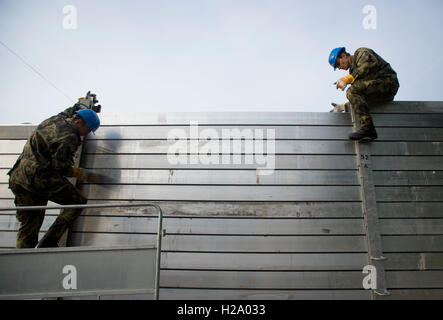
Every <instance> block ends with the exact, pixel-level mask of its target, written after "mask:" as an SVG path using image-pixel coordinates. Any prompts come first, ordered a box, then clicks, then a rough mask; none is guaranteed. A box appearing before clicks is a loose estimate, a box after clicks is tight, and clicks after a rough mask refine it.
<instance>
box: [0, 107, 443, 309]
mask: <svg viewBox="0 0 443 320" xmlns="http://www.w3.org/2000/svg"><path fill="white" fill-rule="evenodd" d="M325 110H326V109H325ZM370 110H371V114H372V116H373V120H374V124H375V126H376V129H377V132H378V136H379V137H378V139H377V140H375V141H373V142H371V143H368V144H358V143H356V142H353V141H350V140H349V139H348V134H349V133H350V132H351V131H352V130H354V129H355V127H356V126H357V125H356V123H355V119H353V117H352V114H351V113H350V112H346V113H329V112H219V113H217V112H215V113H212V112H201V113H181V112H177V113H133V114H131V113H121V114H107V113H106V112H105V111H104V112H103V113H101V115H100V120H101V121H102V125H101V127H100V129H99V130H98V131H97V132H96V134H95V135H92V136H88V139H86V140H85V141H84V146H83V149H82V155H81V159H80V163H79V166H80V167H84V168H87V169H91V170H94V171H96V172H97V173H99V174H100V175H101V176H102V177H103V178H101V179H99V180H98V181H95V182H94V183H89V182H82V183H79V184H78V187H79V188H80V190H81V192H82V193H83V194H84V195H85V197H87V198H88V203H89V204H94V203H109V204H112V203H134V202H137V203H138V202H140V203H141V202H155V203H156V204H158V205H159V206H161V208H162V211H163V213H164V220H163V222H164V223H163V224H164V229H165V230H167V233H165V234H164V236H163V238H162V252H161V268H160V279H161V281H160V299H239V300H242V299H243V300H246V299H383V300H384V299H443V210H441V208H442V207H443V102H441V101H432V102H431V101H394V102H390V103H383V104H380V105H377V106H370ZM193 123H198V130H194V129H193V127H192V124H193ZM32 129H33V127H32V126H28V125H16V126H0V207H13V206H14V195H13V194H12V192H11V191H10V190H9V189H8V176H7V175H6V173H7V171H8V170H9V169H10V168H11V167H12V165H13V164H14V162H15V161H16V159H17V157H18V156H19V154H20V152H21V150H22V149H23V146H24V144H25V143H26V139H27V137H28V136H29V134H30V132H31V131H32ZM224 130H226V131H229V132H231V133H235V132H239V133H241V137H240V138H239V137H237V138H235V137H234V138H233V137H230V136H228V137H224V136H223V133H224ZM268 130H269V132H271V131H272V130H273V132H274V135H268ZM194 131H198V132H197V133H198V135H199V137H198V138H197V137H196V134H195V132H194ZM256 132H259V133H260V132H262V133H263V134H262V135H258V134H256ZM209 133H213V134H215V135H218V137H219V139H218V140H217V139H208V137H207V136H209V135H210V134H209ZM171 137H172V139H169V138H171ZM251 139H252V141H254V142H263V143H262V144H261V145H262V146H263V148H264V149H263V151H265V152H266V151H268V149H267V148H268V147H271V144H270V143H269V144H268V142H272V141H274V142H275V145H274V147H275V149H274V150H273V151H275V163H274V165H275V170H274V172H273V174H270V175H260V174H259V170H257V169H261V168H263V167H266V165H267V164H269V163H271V162H270V160H269V161H268V162H266V163H262V162H259V161H258V160H260V157H259V156H261V157H262V156H263V153H262V154H257V152H256V150H255V149H254V150H251V149H248V146H247V145H246V144H245V142H246V141H247V140H251ZM229 142H231V147H232V149H229V148H226V147H225V143H226V145H228V146H229ZM235 143H239V145H240V148H239V149H238V150H235V149H234V148H233V146H234V144H235ZM177 146H186V147H187V148H188V149H187V152H186V155H185V156H186V157H184V160H186V161H184V162H177V163H176V162H171V161H169V160H170V159H168V156H171V155H174V153H175V152H177V148H176V147H177ZM211 146H212V147H214V146H216V147H218V148H219V150H218V153H216V156H220V160H223V155H225V156H227V157H229V158H228V160H231V161H230V162H229V161H227V162H226V163H224V162H223V161H220V162H219V163H214V162H210V163H203V162H202V161H196V162H193V161H192V160H193V157H195V156H196V155H197V154H198V155H199V156H200V155H202V156H203V157H202V159H206V160H207V159H210V158H208V157H207V154H208V149H209V147H211ZM196 150H197V151H196ZM213 150H214V149H213ZM259 151H260V150H259ZM271 151H272V150H271ZM250 155H251V156H253V160H254V162H253V163H252V164H251V163H248V162H247V161H246V159H247V157H248V156H250ZM235 156H241V161H240V163H239V164H236V163H234V161H233V160H234V157H235ZM268 159H270V158H268ZM57 213H58V212H57V210H55V211H52V212H48V213H47V214H46V216H45V220H44V222H43V226H42V228H41V233H40V236H42V235H43V234H44V232H45V231H46V230H48V228H49V227H50V225H51V224H52V223H53V221H54V220H55V219H56V218H57ZM156 219H157V217H156V212H155V211H154V210H153V208H125V207H121V208H108V209H94V208H89V209H85V210H83V212H82V214H81V215H80V216H79V217H78V218H77V219H76V221H75V222H74V224H73V226H72V229H71V234H70V237H69V238H68V241H67V246H68V247H104V246H117V247H119V246H128V247H139V246H144V245H146V243H153V242H155V238H156V236H157V230H156V222H157V220H156ZM18 228H19V223H18V221H17V219H16V216H15V212H11V211H8V212H2V211H1V210H0V247H2V248H4V249H10V250H15V249H14V247H15V242H16V233H17V230H18ZM367 266H369V267H371V266H372V267H374V268H375V269H376V270H377V287H376V288H375V289H366V288H364V287H363V282H364V279H365V278H366V277H367V276H368V275H369V274H368V273H363V271H364V270H367V269H365V267H367ZM64 276H66V275H65V274H64ZM117 296H118V295H117ZM117 296H113V298H117ZM103 298H105V297H104V296H103ZM123 298H134V299H140V298H141V299H143V295H131V297H128V296H125V297H123Z"/></svg>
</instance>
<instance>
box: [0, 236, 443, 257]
mask: <svg viewBox="0 0 443 320" xmlns="http://www.w3.org/2000/svg"><path fill="white" fill-rule="evenodd" d="M0 235H1V234H0ZM152 239H155V235H153V234H151V235H147V234H127V233H115V234H109V233H95V234H91V233H78V232H73V233H72V242H71V243H72V244H73V245H76V246H102V245H110V246H111V245H140V244H143V243H146V242H147V241H152ZM442 239H443V238H442ZM14 243H15V242H14ZM440 249H441V248H440ZM162 251H163V252H165V251H186V252H190V251H192V252H198V251H211V252H292V253H295V252H323V253H326V252H355V253H364V252H366V243H365V237H364V236H355V235H354V236H343V235H341V236H337V235H334V236H331V235H325V236H305V235H299V236H274V235H270V236H257V235H252V236H237V235H229V236H223V235H220V236H217V235H171V234H167V235H166V236H165V237H164V238H163V240H162Z"/></svg>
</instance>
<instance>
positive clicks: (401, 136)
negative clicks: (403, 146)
mask: <svg viewBox="0 0 443 320" xmlns="http://www.w3.org/2000/svg"><path fill="white" fill-rule="evenodd" d="M375 126H376V129H377V133H378V139H377V141H443V130H442V129H441V128H386V127H377V124H375Z"/></svg>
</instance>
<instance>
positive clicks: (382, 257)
mask: <svg viewBox="0 0 443 320" xmlns="http://www.w3.org/2000/svg"><path fill="white" fill-rule="evenodd" d="M371 260H376V261H384V260H388V258H386V257H384V256H380V257H378V258H377V257H373V256H371Z"/></svg>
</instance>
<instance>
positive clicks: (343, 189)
mask: <svg viewBox="0 0 443 320" xmlns="http://www.w3.org/2000/svg"><path fill="white" fill-rule="evenodd" d="M82 190H83V193H84V194H85V195H86V197H87V198H88V199H102V200H105V199H109V200H150V201H156V200H188V201H359V200H360V188H359V187H358V186H327V187H324V186H284V187H280V186H254V187H251V186H246V187H245V186H187V185H184V186H181V185H178V186H177V185H132V186H127V185H83V188H82Z"/></svg>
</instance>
